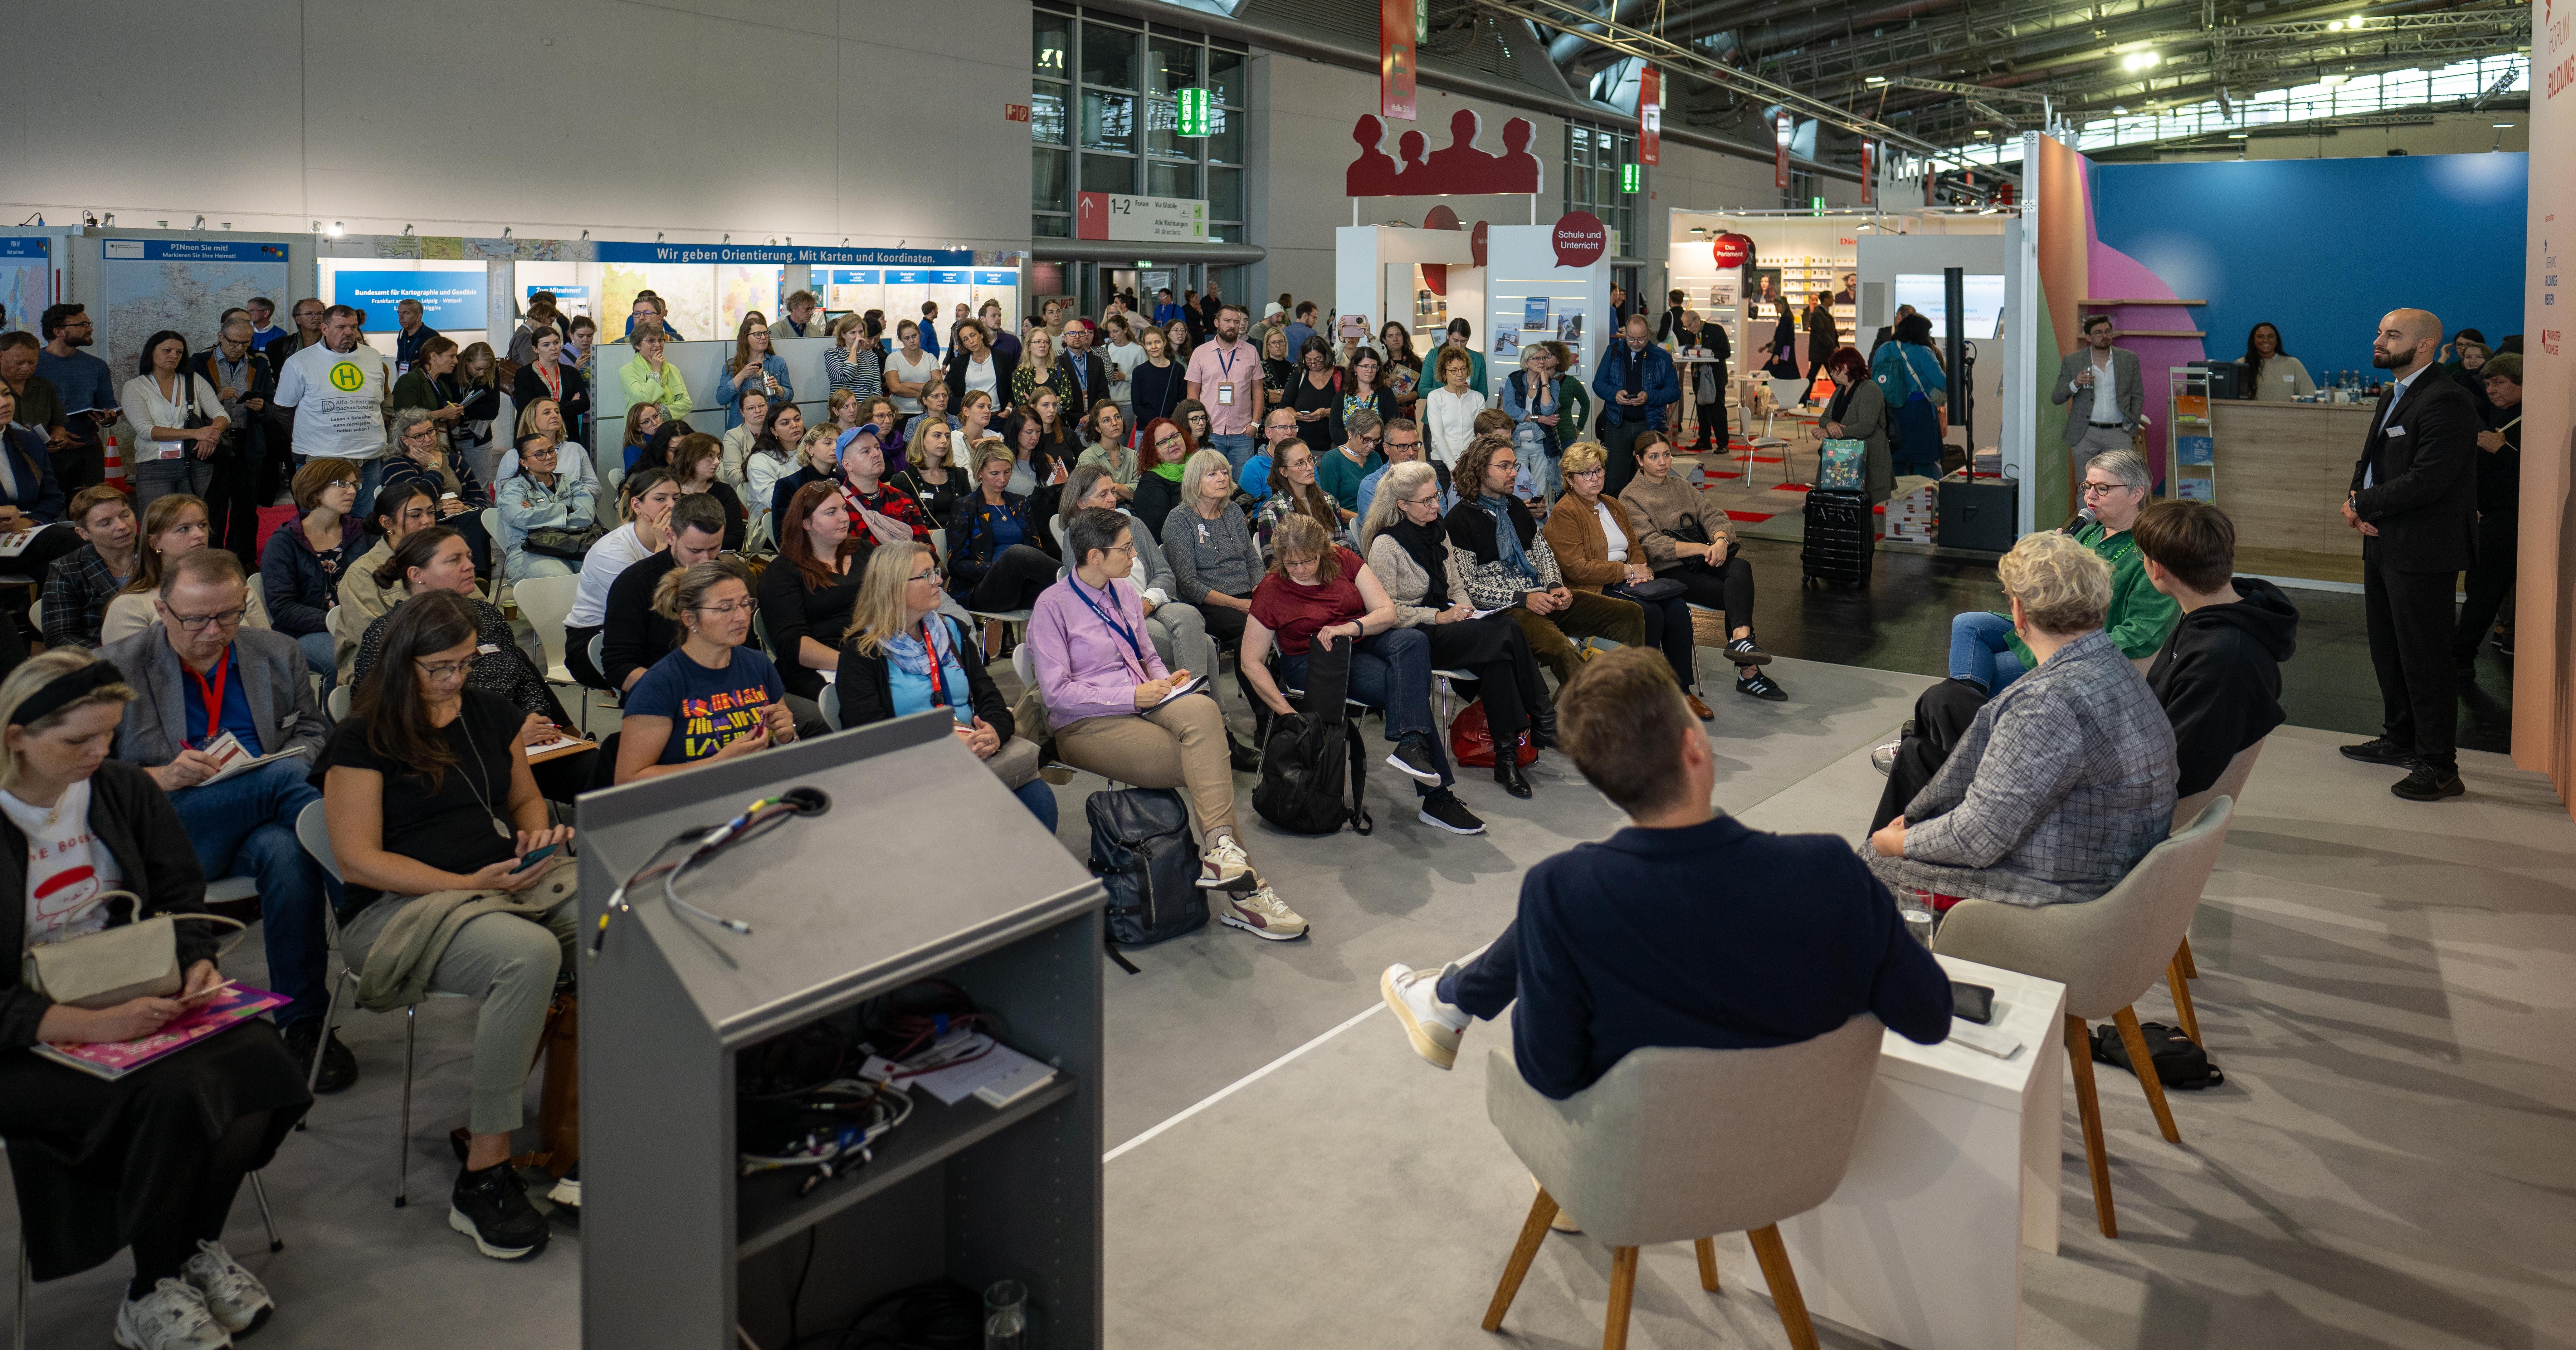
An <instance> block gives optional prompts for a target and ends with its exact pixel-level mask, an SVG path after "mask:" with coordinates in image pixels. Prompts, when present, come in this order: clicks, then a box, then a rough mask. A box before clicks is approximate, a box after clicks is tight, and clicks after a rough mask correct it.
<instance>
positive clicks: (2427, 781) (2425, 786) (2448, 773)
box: [2388, 761, 2469, 802]
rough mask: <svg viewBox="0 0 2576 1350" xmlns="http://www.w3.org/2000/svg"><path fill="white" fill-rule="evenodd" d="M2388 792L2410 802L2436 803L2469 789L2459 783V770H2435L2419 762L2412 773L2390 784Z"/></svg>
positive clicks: (2464, 784)
mask: <svg viewBox="0 0 2576 1350" xmlns="http://www.w3.org/2000/svg"><path fill="white" fill-rule="evenodd" d="M2388 790H2389V791H2391V792H2394V793H2396V794H2397V795H2398V796H2400V797H2403V798H2405V799H2406V800H2408V801H2410V802H2437V801H2440V800H2441V799H2443V798H2444V797H2457V796H2459V795H2460V794H2461V793H2464V792H2466V791H2468V790H2469V787H2468V784H2466V783H2463V782H2461V781H2460V771H2459V770H2457V769H2437V768H2434V767H2433V766H2432V765H2430V764H2425V763H2422V762H2420V761H2419V762H2418V763H2417V764H2416V765H2415V771H2414V772H2413V773H2410V774H2408V775H2406V776H2405V777H2404V778H2401V779H2399V780H2397V781H2396V782H2395V783H2392V784H2390V785H2389V788H2388Z"/></svg>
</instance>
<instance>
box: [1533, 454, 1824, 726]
mask: <svg viewBox="0 0 2576 1350" xmlns="http://www.w3.org/2000/svg"><path fill="white" fill-rule="evenodd" d="M1607 459H1608V456H1607V455H1606V454H1605V453H1604V452H1603V451H1602V449H1601V447H1600V446H1599V445H1598V444H1596V443H1594V442H1591V441H1576V442H1575V443H1574V444H1572V445H1569V446H1567V447H1566V448H1565V453H1564V455H1563V456H1561V457H1560V458H1559V460H1558V463H1559V464H1560V465H1561V466H1562V467H1563V470H1564V476H1565V495H1564V496H1563V497H1560V498H1558V499H1557V503H1556V509H1555V510H1553V511H1550V512H1548V513H1547V525H1546V526H1545V527H1544V528H1543V529H1542V530H1541V531H1540V533H1541V534H1542V535H1544V536H1545V538H1546V539H1547V544H1548V547H1549V548H1550V549H1551V550H1553V551H1554V552H1555V554H1556V567H1557V571H1558V572H1560V573H1561V574H1563V576H1564V577H1565V580H1566V584H1568V585H1569V586H1572V587H1573V588H1574V589H1575V590H1577V591H1590V592H1593V593H1595V594H1599V595H1607V596H1611V597H1614V598H1616V599H1621V600H1626V601H1628V602H1629V603H1631V604H1634V605H1635V606H1637V608H1638V610H1639V611H1640V612H1641V613H1642V614H1643V615H1644V617H1645V623H1646V645H1647V646H1649V647H1653V648H1656V649H1658V650H1660V651H1662V652H1663V654H1664V659H1665V660H1667V661H1670V662H1671V663H1672V665H1673V679H1674V680H1676V681H1678V682H1679V683H1680V684H1681V687H1682V699H1683V701H1684V702H1686V703H1688V704H1690V710H1691V712H1692V714H1693V715H1695V716H1697V717H1698V718H1699V719H1700V720H1701V721H1703V722H1705V721H1707V720H1709V719H1710V718H1712V717H1715V716H1717V714H1716V713H1714V712H1711V711H1709V707H1708V704H1707V703H1705V702H1703V701H1701V699H1700V696H1699V638H1698V635H1697V633H1696V631H1695V630H1694V629H1693V628H1692V626H1691V612H1690V600H1689V598H1688V597H1687V596H1686V595H1684V594H1683V593H1682V592H1681V591H1680V590H1679V589H1678V588H1675V589H1674V592H1673V594H1671V595H1667V596H1660V597H1657V596H1651V595H1646V594H1642V593H1640V591H1639V588H1640V587H1644V586H1650V585H1652V583H1653V582H1654V580H1655V570H1654V568H1652V567H1650V566H1648V565H1647V563H1646V559H1645V554H1646V550H1645V549H1644V548H1643V547H1642V546H1640V545H1638V544H1637V542H1636V539H1637V535H1636V528H1637V527H1636V523H1635V522H1634V521H1632V520H1630V519H1629V517H1628V513H1627V512H1626V511H1625V510H1623V509H1622V508H1621V507H1620V505H1619V499H1618V498H1616V497H1611V496H1607V495H1605V494H1603V492H1602V491H1601V487H1602V484H1603V483H1604V482H1605V481H1606V480H1607V478H1608V476H1609V471H1608V464H1607ZM1782 697H1786V695H1783V696H1782Z"/></svg>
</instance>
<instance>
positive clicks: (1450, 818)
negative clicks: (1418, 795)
mask: <svg viewBox="0 0 2576 1350" xmlns="http://www.w3.org/2000/svg"><path fill="white" fill-rule="evenodd" d="M1420 819H1421V821H1422V823H1423V824H1425V825H1437V826H1439V827H1440V828H1441V829H1444V830H1447V831H1448V832H1449V833H1451V834H1483V833H1484V832H1485V822H1484V821H1483V820H1482V819H1481V818H1479V817H1478V816H1477V815H1476V813H1475V812H1473V811H1470V810H1468V809H1467V804H1466V803H1465V802H1462V801H1460V800H1458V794H1457V793H1454V792H1451V791H1450V790H1449V789H1447V788H1442V789H1440V790H1439V791H1438V792H1435V793H1432V794H1431V795H1430V796H1428V797H1425V798H1423V799H1422V814H1421V816H1420Z"/></svg>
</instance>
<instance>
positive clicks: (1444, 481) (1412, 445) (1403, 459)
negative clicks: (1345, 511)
mask: <svg viewBox="0 0 2576 1350" xmlns="http://www.w3.org/2000/svg"><path fill="white" fill-rule="evenodd" d="M1379 449H1380V450H1381V451H1382V452H1383V453H1384V454H1385V456H1386V464H1385V466H1384V467H1382V468H1380V469H1379V470H1378V471H1377V472H1375V473H1372V474H1369V475H1368V476H1366V477H1364V478H1362V479H1360V486H1359V501H1357V502H1356V503H1354V504H1353V505H1352V507H1351V509H1352V510H1354V511H1357V512H1359V513H1360V515H1361V516H1362V517H1366V516H1367V515H1368V513H1369V502H1370V500H1371V499H1372V498H1374V497H1375V496H1376V495H1377V485H1378V483H1379V481H1380V480H1382V479H1384V478H1385V477H1386V473H1387V470H1388V469H1392V468H1394V467H1395V466H1396V465H1398V464H1404V463H1407V462H1410V461H1412V460H1417V459H1420V460H1423V461H1424V462H1425V463H1427V464H1429V465H1430V466H1431V472H1432V474H1433V475H1434V477H1435V479H1436V481H1437V482H1438V483H1439V485H1440V514H1442V515H1444V516H1445V515H1447V514H1449V509H1450V508H1451V507H1453V506H1456V505H1457V504H1458V493H1457V490H1456V489H1455V488H1454V487H1452V486H1451V484H1450V482H1449V466H1448V465H1446V464H1443V463H1441V462H1440V461H1438V460H1436V459H1425V457H1424V455H1423V453H1422V427H1421V424H1419V423H1417V422H1415V421H1413V420H1412V419H1411V418H1407V417H1398V418H1393V419H1391V420H1389V421H1388V422H1387V424H1386V431H1385V435H1384V436H1383V437H1382V439H1381V440H1380V442H1379Z"/></svg>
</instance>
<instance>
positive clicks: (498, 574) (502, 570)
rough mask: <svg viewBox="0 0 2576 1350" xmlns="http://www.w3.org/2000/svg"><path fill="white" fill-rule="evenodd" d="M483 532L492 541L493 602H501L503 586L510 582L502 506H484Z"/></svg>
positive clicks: (508, 552)
mask: <svg viewBox="0 0 2576 1350" xmlns="http://www.w3.org/2000/svg"><path fill="white" fill-rule="evenodd" d="M482 519H483V533H484V535H485V536H486V537H487V538H489V539H490V540H491V541H492V603H494V604H496V605H497V604H499V603H501V588H502V587H503V586H506V585H508V584H509V564H510V558H509V554H510V551H509V550H508V549H506V548H503V547H501V508H500V507H497V506H487V507H484V508H483V514H482Z"/></svg>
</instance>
